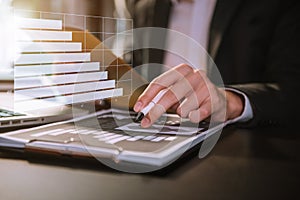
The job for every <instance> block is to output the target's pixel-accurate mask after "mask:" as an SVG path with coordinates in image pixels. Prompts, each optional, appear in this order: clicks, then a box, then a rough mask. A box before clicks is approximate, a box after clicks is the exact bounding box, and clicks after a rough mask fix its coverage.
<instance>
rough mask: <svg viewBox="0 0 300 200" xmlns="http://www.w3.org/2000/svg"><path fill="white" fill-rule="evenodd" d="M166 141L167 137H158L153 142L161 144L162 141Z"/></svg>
mask: <svg viewBox="0 0 300 200" xmlns="http://www.w3.org/2000/svg"><path fill="white" fill-rule="evenodd" d="M164 139H166V137H163V136H160V137H157V138H155V139H153V140H151V142H160V141H162V140H164Z"/></svg>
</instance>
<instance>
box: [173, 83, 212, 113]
mask: <svg viewBox="0 0 300 200" xmlns="http://www.w3.org/2000/svg"><path fill="white" fill-rule="evenodd" d="M209 96H210V93H209V91H208V89H207V86H206V85H205V84H200V87H199V88H197V89H196V91H194V92H193V93H191V94H190V95H189V96H188V97H186V99H185V100H184V101H183V102H182V103H181V104H180V105H179V106H178V108H177V110H176V112H177V114H178V115H180V116H181V117H184V118H185V117H187V116H188V114H189V113H190V112H191V111H192V110H196V109H198V108H199V107H200V105H201V104H202V103H203V102H204V101H205V100H206V99H208V98H209Z"/></svg>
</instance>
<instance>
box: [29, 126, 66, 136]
mask: <svg viewBox="0 0 300 200" xmlns="http://www.w3.org/2000/svg"><path fill="white" fill-rule="evenodd" d="M63 130H64V129H61V128H58V129H54V130H50V131H43V132H39V133H34V134H32V135H30V136H31V137H40V136H44V135H49V134H50V133H55V132H59V131H63Z"/></svg>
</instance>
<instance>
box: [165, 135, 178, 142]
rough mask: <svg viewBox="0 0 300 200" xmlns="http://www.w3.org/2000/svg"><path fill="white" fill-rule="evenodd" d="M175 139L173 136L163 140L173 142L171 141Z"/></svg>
mask: <svg viewBox="0 0 300 200" xmlns="http://www.w3.org/2000/svg"><path fill="white" fill-rule="evenodd" d="M176 138H177V137H175V136H172V137H167V138H166V139H165V141H173V140H175V139H176Z"/></svg>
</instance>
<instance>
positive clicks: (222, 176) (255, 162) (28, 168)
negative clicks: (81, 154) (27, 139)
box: [0, 127, 300, 200]
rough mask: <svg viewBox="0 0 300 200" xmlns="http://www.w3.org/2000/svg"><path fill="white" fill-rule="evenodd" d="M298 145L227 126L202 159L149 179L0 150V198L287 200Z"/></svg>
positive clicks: (298, 165) (264, 131) (189, 159)
mask: <svg viewBox="0 0 300 200" xmlns="http://www.w3.org/2000/svg"><path fill="white" fill-rule="evenodd" d="M299 146H300V140H299V134H298V133H293V134H291V133H289V132H287V131H284V130H282V129H279V128H260V129H254V130H247V129H235V128H233V127H229V128H226V129H225V130H224V132H223V134H222V137H221V139H220V140H219V141H218V144H217V145H216V146H215V148H214V149H213V151H212V152H211V153H210V154H209V156H207V157H206V158H204V159H201V160H200V159H199V158H198V157H197V154H196V151H195V153H191V154H189V156H186V157H184V158H182V159H181V160H180V161H179V162H176V163H175V164H173V165H171V166H170V167H169V168H167V169H166V170H163V171H160V172H156V173H150V174H127V173H121V172H117V171H114V170H112V169H110V168H108V167H106V166H104V165H102V164H101V163H99V162H96V161H93V160H79V159H78V160H74V159H71V158H55V157H51V158H48V157H40V156H32V155H31V156H28V155H21V154H10V153H9V154H8V153H5V152H1V151H0V174H1V175H0V177H1V179H0V199H3V200H7V199H30V200H34V199H74V200H75V199H182V200H183V199H230V200H232V199H243V200H244V199H251V200H253V199H291V197H294V196H295V195H296V194H298V192H299V185H300V179H299V177H300V176H299V175H300V173H299V170H300V162H299V161H300V156H299Z"/></svg>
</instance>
